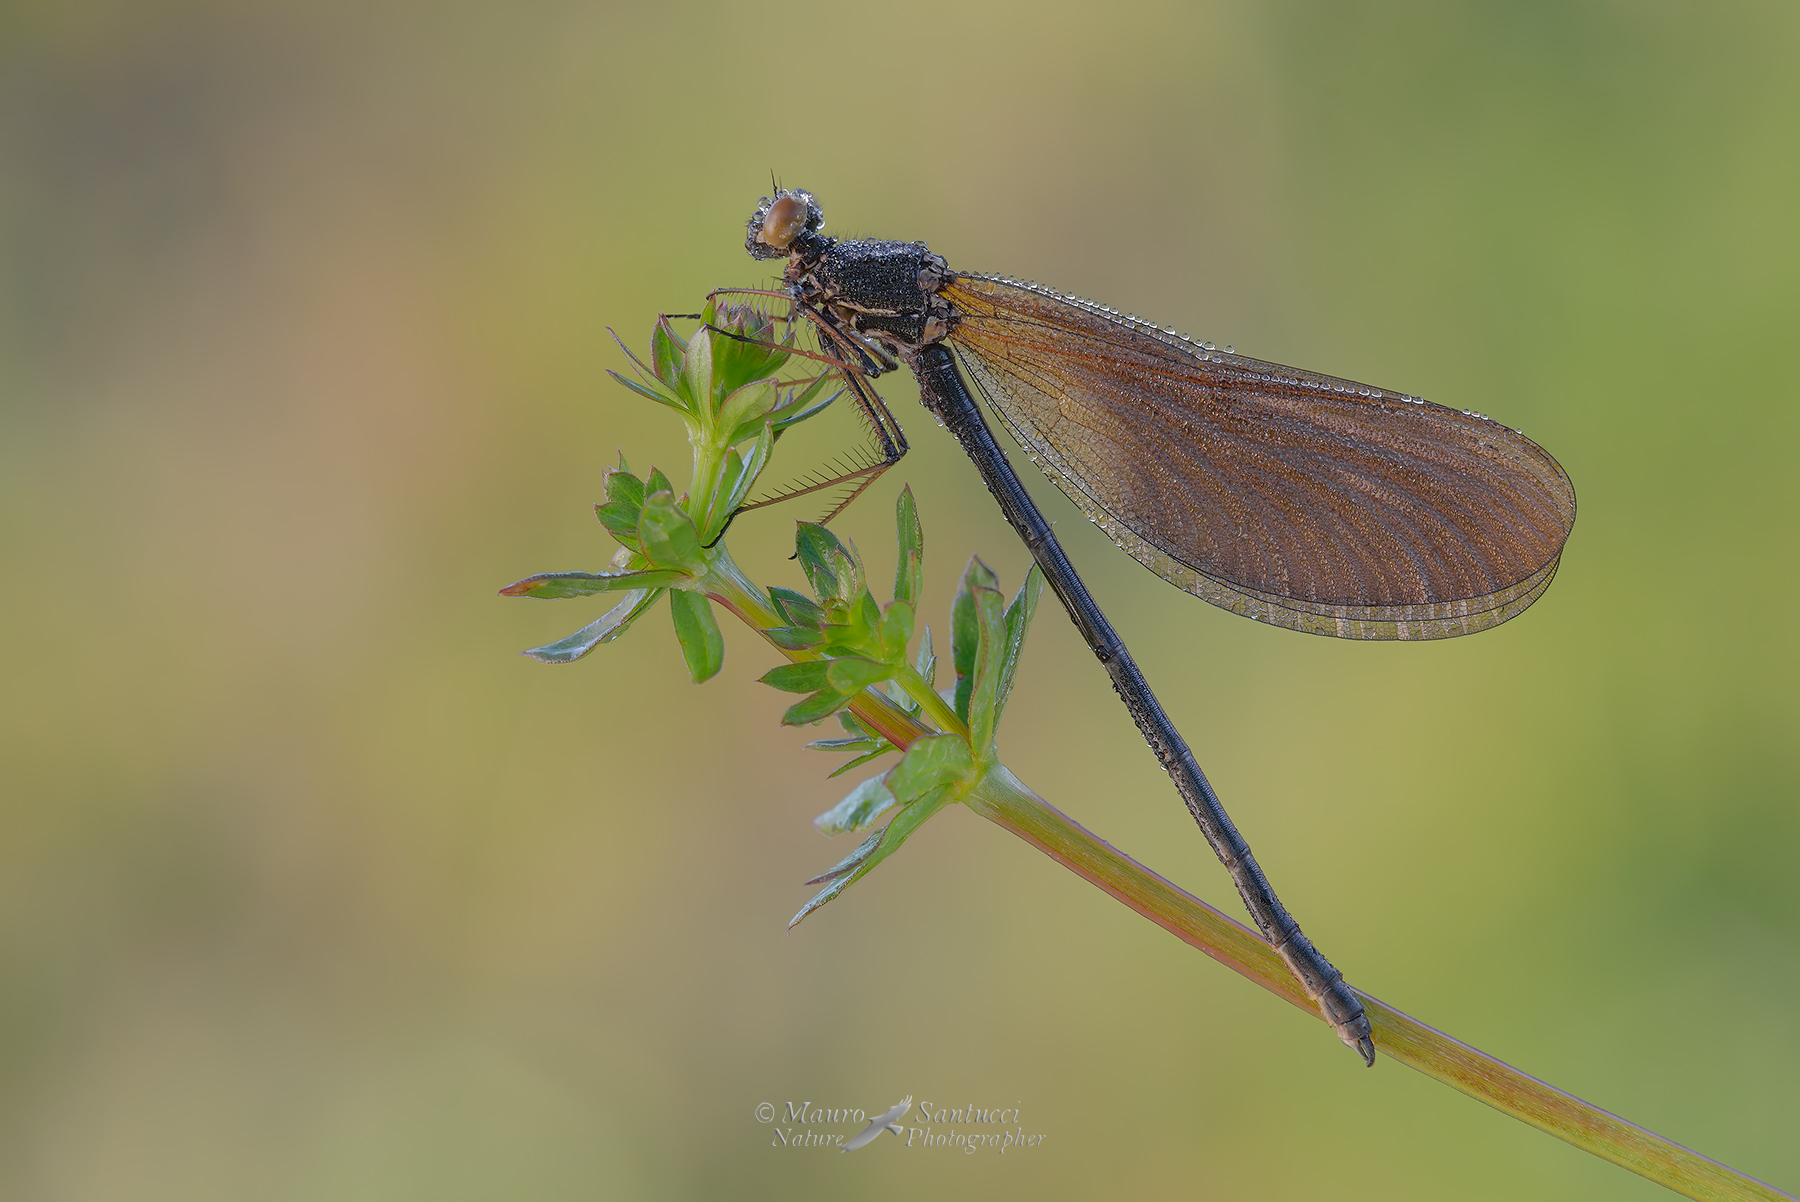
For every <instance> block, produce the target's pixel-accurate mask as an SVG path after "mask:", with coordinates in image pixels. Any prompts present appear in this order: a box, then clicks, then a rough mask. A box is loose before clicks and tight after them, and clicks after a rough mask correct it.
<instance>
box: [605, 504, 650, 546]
mask: <svg viewBox="0 0 1800 1202" xmlns="http://www.w3.org/2000/svg"><path fill="white" fill-rule="evenodd" d="M642 508H643V507H642V506H640V505H631V504H628V503H627V502H624V501H608V502H606V503H605V504H604V505H596V506H594V516H595V517H597V518H599V519H600V524H601V525H602V526H605V527H606V532H607V533H608V534H610V535H612V536H613V537H614V538H616V539H618V540H619V541H620V542H621V543H623V544H624V545H626V546H628V547H636V546H637V542H638V528H637V523H638V513H639V511H640V510H641V509H642Z"/></svg>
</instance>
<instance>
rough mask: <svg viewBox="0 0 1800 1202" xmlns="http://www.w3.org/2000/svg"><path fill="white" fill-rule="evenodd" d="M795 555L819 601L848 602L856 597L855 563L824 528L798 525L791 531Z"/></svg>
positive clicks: (848, 553) (813, 525)
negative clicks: (836, 600)
mask: <svg viewBox="0 0 1800 1202" xmlns="http://www.w3.org/2000/svg"><path fill="white" fill-rule="evenodd" d="M794 554H795V555H796V556H797V557H798V558H799V560H800V570H801V571H803V572H805V573H806V579H807V582H808V583H809V584H811V585H812V587H813V593H814V594H815V595H816V596H817V597H818V598H819V600H821V601H828V600H831V599H833V598H837V599H839V600H848V599H849V598H850V597H853V596H855V595H856V590H855V588H854V587H852V585H853V584H854V583H856V582H855V581H854V574H855V573H854V566H855V560H854V559H853V558H852V557H851V555H850V551H849V549H848V548H846V547H845V546H844V544H843V543H842V542H840V541H839V540H838V536H837V535H835V534H833V533H832V532H831V531H829V530H827V529H826V528H825V527H823V526H821V525H818V524H817V523H815V522H800V523H798V529H797V530H795V532H794ZM847 577H849V579H847Z"/></svg>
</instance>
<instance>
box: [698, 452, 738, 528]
mask: <svg viewBox="0 0 1800 1202" xmlns="http://www.w3.org/2000/svg"><path fill="white" fill-rule="evenodd" d="M743 470H744V457H743V456H742V455H740V454H739V453H738V449H737V448H736V447H732V448H731V449H729V450H727V451H726V452H725V462H724V463H722V464H720V465H719V475H718V477H717V478H716V479H715V480H714V481H713V490H712V495H711V496H710V497H708V498H706V503H705V504H704V505H703V506H701V510H700V514H701V520H700V521H699V522H698V523H696V524H697V525H698V526H699V528H700V545H701V546H705V547H710V546H712V545H713V544H714V543H716V542H718V541H719V535H720V534H722V533H723V532H724V530H725V523H726V522H727V521H729V520H730V519H731V494H732V492H733V491H734V489H735V488H736V486H737V479H738V476H739V475H740V474H741V473H742V472H743Z"/></svg>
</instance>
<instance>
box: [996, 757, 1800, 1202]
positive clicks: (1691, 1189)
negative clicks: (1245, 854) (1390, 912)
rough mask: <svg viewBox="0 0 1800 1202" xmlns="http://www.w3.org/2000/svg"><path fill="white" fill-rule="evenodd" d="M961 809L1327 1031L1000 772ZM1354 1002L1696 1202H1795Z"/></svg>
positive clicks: (1293, 987) (1398, 1055) (1408, 1050)
mask: <svg viewBox="0 0 1800 1202" xmlns="http://www.w3.org/2000/svg"><path fill="white" fill-rule="evenodd" d="M964 802H965V804H966V805H968V806H969V808H971V809H973V810H974V811H975V812H976V813H978V814H980V815H981V816H982V817H984V818H986V819H988V820H989V821H990V822H993V823H995V824H996V825H998V826H1000V827H1002V828H1004V829H1006V830H1008V831H1011V832H1012V833H1013V834H1015V835H1017V836H1019V838H1021V839H1023V840H1025V841H1026V842H1027V843H1029V844H1031V845H1032V846H1033V847H1036V848H1037V849H1038V850H1039V851H1041V852H1043V853H1044V854H1045V855H1047V856H1049V857H1050V858H1051V859H1053V860H1055V861H1056V862H1057V863H1059V864H1061V865H1063V866H1064V867H1066V868H1068V869H1070V870H1071V871H1073V872H1074V873H1076V874H1077V875H1079V876H1081V877H1084V878H1086V879H1087V880H1088V881H1089V882H1091V883H1093V884H1095V885H1098V886H1099V887H1100V888H1101V889H1104V890H1105V891H1106V892H1107V893H1110V894H1112V896H1113V897H1115V898H1117V899H1118V900H1119V901H1122V902H1124V903H1125V904H1126V905H1127V906H1130V907H1131V908H1132V909H1133V910H1136V911H1137V912H1138V913H1139V914H1142V915H1143V916H1144V917H1145V918H1148V919H1149V920H1150V921H1151V922H1154V923H1155V924H1156V925H1158V926H1160V927H1162V928H1163V929H1164V930H1166V931H1168V932H1169V933H1170V934H1172V935H1174V936H1175V937H1176V938H1178V939H1180V940H1182V941H1183V942H1184V943H1188V944H1190V945H1192V946H1193V947H1196V948H1198V949H1199V950H1201V951H1202V952H1205V953H1206V954H1207V955H1208V956H1211V957H1212V958H1213V959H1214V960H1217V961H1218V962H1219V963H1221V964H1223V965H1225V966H1226V967H1227V968H1230V969H1231V970H1232V971H1234V972H1237V973H1239V974H1241V975H1242V976H1244V977H1247V978H1249V979H1250V980H1252V981H1254V982H1255V983H1256V984H1258V985H1261V986H1262V987H1263V988H1264V989H1267V990H1268V991H1269V992H1270V993H1273V994H1275V995H1277V996H1278V997H1281V998H1283V999H1284V1000H1286V1001H1288V1002H1291V1003H1292V1004H1293V1005H1295V1006H1298V1007H1299V1008H1300V1009H1302V1010H1304V1011H1306V1012H1307V1013H1308V1014H1311V1015H1312V1016H1313V1017H1314V1018H1321V1019H1322V1016H1321V1015H1320V1014H1319V1012H1318V1009H1317V1007H1315V1006H1314V1005H1313V1004H1312V1003H1311V1002H1309V1001H1307V999H1306V995H1305V994H1304V993H1302V992H1301V990H1300V985H1299V982H1297V981H1296V980H1295V979H1294V977H1293V974H1292V973H1290V972H1289V971H1288V970H1287V966H1286V965H1285V964H1283V963H1282V961H1281V958H1280V957H1279V956H1277V955H1276V954H1275V952H1274V951H1273V950H1272V949H1271V948H1270V947H1269V945H1268V944H1267V943H1265V942H1263V940H1262V938H1261V936H1259V935H1258V934H1257V933H1256V932H1255V931H1253V930H1251V929H1250V928H1249V927H1247V926H1244V925H1243V924H1242V923H1240V922H1237V921H1235V920H1233V919H1232V918H1230V917H1228V916H1226V915H1225V914H1222V913H1220V912H1219V911H1218V910H1215V909H1213V908H1212V907H1211V906H1209V905H1207V904H1206V903H1205V902H1203V901H1201V900H1200V899H1199V898H1197V897H1194V896H1193V895H1191V894H1189V893H1187V892H1186V891H1184V890H1182V889H1180V888H1179V887H1177V886H1176V885H1174V884H1173V883H1171V882H1169V881H1167V880H1165V879H1163V878H1162V877H1160V876H1158V875H1157V874H1156V873H1154V872H1152V871H1150V869H1148V868H1146V867H1144V866H1143V865H1142V864H1139V863H1138V862H1137V861H1136V860H1133V859H1132V858H1131V857H1130V856H1127V855H1125V854H1124V853H1122V852H1120V851H1119V850H1118V849H1116V848H1114V847H1113V846H1112V845H1111V844H1109V843H1107V842H1106V841H1105V840H1104V839H1101V838H1100V837H1099V836H1097V835H1095V834H1094V833H1093V832H1091V831H1089V830H1087V829H1086V828H1085V827H1083V826H1082V825H1081V824H1080V823H1078V822H1076V821H1075V820H1074V819H1072V818H1070V817H1069V816H1068V815H1067V814H1064V813H1063V812H1062V811H1060V810H1058V809H1057V808H1056V807H1055V806H1053V805H1051V804H1050V803H1049V802H1047V801H1045V800H1044V799H1043V798H1041V797H1039V796H1038V795H1037V794H1035V793H1033V792H1032V791H1031V790H1030V789H1028V788H1026V787H1025V786H1024V785H1023V784H1021V783H1020V782H1019V780H1018V778H1017V777H1015V776H1013V774H1012V773H1011V772H1009V771H1007V770H1006V769H1005V768H1004V767H1000V768H996V769H994V770H992V771H990V772H989V773H987V774H986V775H985V776H984V777H983V778H982V780H981V781H980V783H978V784H977V785H976V786H975V788H974V789H973V790H971V792H970V794H969V795H968V796H967V797H966V798H965V799H964ZM1358 993H1359V994H1360V996H1361V997H1362V999H1363V1003H1364V1005H1365V1006H1367V1007H1368V1011H1369V1017H1370V1019H1371V1020H1372V1021H1373V1023H1374V1027H1375V1030H1374V1038H1375V1046H1376V1047H1378V1048H1380V1049H1381V1052H1382V1054H1383V1055H1385V1056H1388V1057H1391V1058H1392V1059H1394V1060H1397V1061H1399V1062H1400V1063H1402V1064H1404V1065H1406V1066H1408V1067H1409V1068H1414V1069H1417V1070H1418V1071H1419V1072H1422V1073H1424V1074H1425V1075H1426V1076H1428V1077H1433V1078H1436V1079H1437V1080H1439V1081H1441V1082H1443V1083H1444V1084H1445V1085H1448V1086H1450V1087H1451V1088H1452V1089H1456V1090H1460V1091H1461V1092H1463V1093H1466V1094H1468V1095H1469V1096H1470V1097H1472V1098H1476V1099H1478V1100H1480V1101H1482V1102H1486V1103H1487V1104H1488V1105H1489V1106H1492V1107H1494V1108H1495V1109H1496V1110H1500V1111H1503V1112H1505V1113H1506V1114H1510V1115H1512V1116H1513V1117H1514V1118H1516V1119H1519V1120H1521V1121H1522V1122H1526V1123H1529V1124H1531V1125H1532V1126H1533V1127H1536V1128H1538V1129H1539V1130H1541V1131H1545V1132H1548V1133H1549V1134H1551V1135H1554V1136H1556V1137H1557V1138H1558V1139H1561V1140H1564V1141H1566V1142H1568V1143H1571V1144H1574V1145H1575V1146H1576V1147H1577V1148H1580V1149H1582V1150H1583V1151H1584V1152H1591V1153H1592V1154H1593V1155H1595V1156H1598V1157H1600V1158H1601V1159H1603V1160H1610V1161H1612V1162H1613V1163H1614V1164H1616V1165H1619V1166H1621V1167H1622V1168H1627V1169H1630V1170H1631V1171H1632V1172H1634V1173H1637V1174H1638V1175H1639V1176H1642V1177H1647V1178H1649V1179H1650V1180H1651V1181H1654V1182H1656V1183H1657V1184H1658V1185H1664V1186H1667V1187H1668V1188H1669V1189H1672V1190H1674V1191H1676V1192H1677V1193H1680V1194H1684V1195H1686V1196H1687V1197H1690V1198H1704V1199H1721V1200H1723V1199H1732V1200H1737V1199H1746V1200H1748V1199H1757V1200H1760V1202H1772V1200H1775V1199H1787V1200H1788V1202H1793V1197H1792V1195H1790V1194H1785V1193H1782V1192H1781V1191H1780V1190H1777V1189H1775V1188H1773V1187H1772V1186H1769V1185H1765V1184H1764V1183H1762V1182H1760V1181H1757V1180H1756V1179H1754V1178H1752V1177H1747V1176H1745V1175H1744V1174H1742V1173H1740V1172H1738V1171H1737V1170H1736V1169H1733V1168H1731V1167H1729V1166H1727V1165H1722V1164H1720V1163H1718V1162H1717V1161H1714V1160H1709V1159H1708V1158H1706V1157H1704V1156H1702V1155H1700V1154H1699V1153H1698V1152H1693V1151H1690V1150H1689V1149H1687V1148H1684V1147H1682V1146H1681V1145H1680V1144H1677V1143H1674V1142H1672V1141H1670V1140H1667V1139H1664V1138H1663V1137H1662V1136H1660V1135H1657V1134H1656V1133H1655V1132H1653V1131H1646V1130H1645V1129H1644V1128H1642V1127H1639V1126H1636V1125H1635V1124H1632V1123H1628V1122H1626V1121H1625V1120H1624V1119H1622V1118H1619V1117H1618V1116H1617V1115H1614V1114H1610V1113H1608V1112H1607V1111H1604V1110H1601V1109H1600V1108H1599V1107H1597V1106H1594V1105H1592V1104H1590V1103H1588V1102H1584V1101H1582V1100H1581V1099H1580V1098H1577V1097H1574V1096H1573V1095H1571V1094H1566V1093H1564V1092H1563V1091H1561V1090H1560V1089H1556V1088H1554V1087H1552V1086H1550V1085H1546V1084H1545V1083H1544V1082H1542V1081H1539V1080H1537V1079H1536V1078H1535V1077H1530V1076H1527V1075H1526V1074H1524V1073H1522V1072H1520V1071H1519V1070H1518V1069H1516V1068H1513V1067H1512V1066H1511V1065H1509V1064H1504V1063H1502V1062H1501V1061H1499V1060H1496V1059H1494V1058H1493V1057H1492V1056H1489V1055H1487V1054H1486V1053H1485V1052H1481V1051H1478V1050H1477V1049H1475V1048H1472V1047H1470V1046H1469V1045H1467V1044H1465V1043H1461V1042H1458V1041H1457V1040H1455V1039H1452V1038H1451V1037H1450V1036H1448V1035H1446V1034H1444V1033H1443V1032H1442V1031H1439V1030H1436V1029H1435V1028H1432V1027H1428V1026H1426V1025H1425V1024H1424V1023H1422V1022H1420V1021H1419V1020H1418V1019H1416V1018H1413V1017H1412V1016H1410V1015H1408V1014H1405V1013H1403V1012H1401V1011H1399V1010H1396V1009H1395V1008H1394V1007H1392V1006H1390V1005H1388V1004H1387V1003H1386V1002H1383V1001H1381V1000H1380V999H1378V998H1373V997H1370V996H1369V995H1368V994H1366V993H1362V992H1361V991H1360V990H1358Z"/></svg>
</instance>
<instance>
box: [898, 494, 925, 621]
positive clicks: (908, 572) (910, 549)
mask: <svg viewBox="0 0 1800 1202" xmlns="http://www.w3.org/2000/svg"><path fill="white" fill-rule="evenodd" d="M894 518H895V524H896V525H897V526H898V527H899V531H900V535H899V550H900V557H899V559H898V561H897V562H896V564H895V566H894V600H896V601H905V602H908V603H909V604H911V605H912V606H913V607H915V608H917V606H918V604H919V598H920V595H921V594H922V593H923V592H924V588H925V575H924V563H925V530H924V528H923V527H922V526H920V525H919V507H918V505H917V504H916V503H915V502H914V501H913V495H912V485H910V484H909V485H907V486H906V487H905V488H903V489H901V490H900V499H899V500H898V501H896V502H895V503H894Z"/></svg>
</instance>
